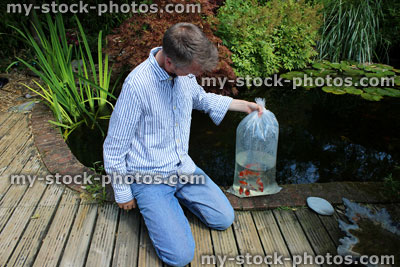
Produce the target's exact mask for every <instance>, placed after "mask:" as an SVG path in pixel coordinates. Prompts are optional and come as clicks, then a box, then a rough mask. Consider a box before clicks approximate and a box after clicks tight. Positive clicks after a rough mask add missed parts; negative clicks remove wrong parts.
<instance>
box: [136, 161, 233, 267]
mask: <svg viewBox="0 0 400 267" xmlns="http://www.w3.org/2000/svg"><path fill="white" fill-rule="evenodd" d="M194 174H195V175H204V177H205V183H204V184H180V183H178V184H176V186H170V185H167V184H144V183H142V184H136V183H133V184H131V189H132V193H133V196H134V198H136V202H137V204H138V207H139V209H140V213H141V214H142V216H143V219H144V222H145V224H146V227H147V230H148V232H149V236H150V239H151V242H152V244H153V246H154V249H155V251H156V253H157V255H158V257H160V259H161V260H162V261H163V262H164V263H166V264H168V265H171V266H185V265H186V264H188V263H190V262H191V261H192V259H193V256H194V250H195V242H194V239H193V236H192V232H191V229H190V225H189V222H188V220H187V218H186V216H185V214H184V212H183V210H182V207H181V206H180V203H181V204H183V205H184V206H186V207H187V208H188V209H189V210H190V211H191V212H192V213H193V214H195V215H196V216H197V217H198V218H199V219H200V220H201V221H202V222H203V223H204V224H205V225H207V226H208V227H210V228H213V229H216V230H225V229H226V228H228V227H229V226H231V224H232V223H233V220H234V210H233V208H232V205H231V204H230V202H229V200H228V199H227V198H226V196H225V194H224V193H223V192H222V191H221V189H220V188H219V187H218V186H217V185H216V184H215V183H214V182H213V181H212V180H211V179H210V177H208V176H207V175H206V174H205V173H204V172H203V171H202V170H201V169H200V168H197V169H196V171H195V173H194Z"/></svg>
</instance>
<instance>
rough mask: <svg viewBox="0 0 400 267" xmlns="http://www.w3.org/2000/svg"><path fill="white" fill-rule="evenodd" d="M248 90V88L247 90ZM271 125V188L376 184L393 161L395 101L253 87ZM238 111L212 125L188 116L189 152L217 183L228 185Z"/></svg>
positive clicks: (397, 142)
mask: <svg viewBox="0 0 400 267" xmlns="http://www.w3.org/2000/svg"><path fill="white" fill-rule="evenodd" d="M253 92H254V90H253ZM256 96H257V97H265V98H266V108H267V109H269V110H271V111H272V112H273V113H274V114H275V116H276V118H277V120H278V122H279V131H280V132H279V142H278V156H277V165H276V171H277V172H276V175H277V182H278V183H279V184H303V183H315V182H331V181H377V180H379V181H381V180H383V178H384V177H386V176H387V175H389V174H390V173H391V172H392V171H393V168H394V167H395V166H396V165H398V163H399V152H400V149H399V148H400V138H399V137H400V135H399V132H400V101H398V99H386V100H383V101H381V102H367V101H365V100H363V99H361V98H360V97H359V96H349V95H331V94H327V93H325V92H322V91H321V90H318V89H314V90H310V91H307V90H304V89H297V90H290V89H285V88H275V89H274V88H272V89H271V88H260V89H258V90H257V91H255V92H254V93H253V94H252V95H250V94H246V95H241V96H238V97H237V98H243V99H247V100H251V101H254V97H256ZM245 116H246V114H243V113H235V112H228V114H227V115H226V117H225V118H224V120H223V122H222V123H221V125H219V126H215V125H214V124H213V123H212V121H211V120H210V119H209V118H208V116H207V115H205V114H202V113H200V112H194V113H193V119H192V129H191V140H190V147H189V154H190V155H191V157H192V158H193V160H194V161H195V162H196V163H197V165H198V166H199V167H200V168H202V169H203V170H204V171H205V172H206V173H207V174H208V175H209V176H210V177H212V179H213V180H214V181H216V182H217V183H218V184H220V185H231V184H232V182H233V177H234V168H235V142H236V128H237V126H238V125H239V122H240V120H241V119H243V118H244V117H245Z"/></svg>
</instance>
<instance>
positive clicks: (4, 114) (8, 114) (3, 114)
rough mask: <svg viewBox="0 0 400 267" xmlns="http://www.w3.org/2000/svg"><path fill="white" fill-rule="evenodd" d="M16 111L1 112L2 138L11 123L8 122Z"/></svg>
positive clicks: (0, 132) (0, 126)
mask: <svg viewBox="0 0 400 267" xmlns="http://www.w3.org/2000/svg"><path fill="white" fill-rule="evenodd" d="M13 115H14V113H12V112H0V140H1V137H2V136H3V134H4V133H5V132H7V130H6V129H7V128H8V127H7V126H8V125H9V123H7V121H8V120H9V119H10V118H11V116H13Z"/></svg>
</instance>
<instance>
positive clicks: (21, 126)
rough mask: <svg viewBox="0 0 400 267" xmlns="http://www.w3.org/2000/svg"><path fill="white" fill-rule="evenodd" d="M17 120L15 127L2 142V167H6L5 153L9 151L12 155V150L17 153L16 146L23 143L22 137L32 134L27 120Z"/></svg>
mask: <svg viewBox="0 0 400 267" xmlns="http://www.w3.org/2000/svg"><path fill="white" fill-rule="evenodd" d="M15 119H16V122H15V123H14V125H12V127H11V128H10V129H9V130H8V131H7V133H6V134H5V135H4V136H3V138H1V140H0V166H3V165H5V164H4V163H3V159H4V157H5V153H6V152H7V151H8V152H9V153H8V154H10V150H11V151H15V149H14V146H15V145H16V144H18V143H20V142H21V141H23V140H21V137H22V136H24V135H27V134H28V135H30V134H31V132H30V130H29V126H28V120H27V118H19V119H18V118H15Z"/></svg>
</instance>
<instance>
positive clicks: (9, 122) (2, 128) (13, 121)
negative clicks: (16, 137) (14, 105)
mask: <svg viewBox="0 0 400 267" xmlns="http://www.w3.org/2000/svg"><path fill="white" fill-rule="evenodd" d="M23 117H25V115H21V114H17V113H8V116H7V117H3V119H4V120H3V121H2V123H1V124H0V151H1V149H3V148H2V147H3V146H4V145H5V144H6V142H5V141H4V140H3V139H4V138H5V137H7V139H6V140H10V137H12V136H11V135H10V130H11V129H13V128H15V127H16V126H17V122H19V125H18V126H17V127H20V126H21V125H22V124H23V123H24V122H23V121H22V120H21V118H23ZM15 131H16V129H14V130H13V132H15Z"/></svg>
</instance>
